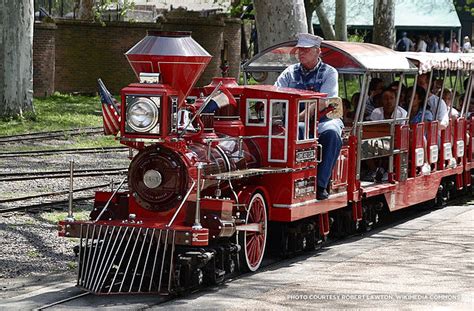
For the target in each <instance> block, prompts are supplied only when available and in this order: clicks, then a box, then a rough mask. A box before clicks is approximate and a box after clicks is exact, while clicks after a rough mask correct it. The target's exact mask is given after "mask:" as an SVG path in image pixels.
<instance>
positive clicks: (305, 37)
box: [296, 33, 324, 48]
mask: <svg viewBox="0 0 474 311" xmlns="http://www.w3.org/2000/svg"><path fill="white" fill-rule="evenodd" d="M297 36H298V43H297V44H296V47H297V48H313V47H317V48H319V47H320V46H321V41H323V40H324V39H323V38H321V37H320V36H316V35H312V34H310V33H299V34H298V35H297Z"/></svg>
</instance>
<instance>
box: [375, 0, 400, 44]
mask: <svg viewBox="0 0 474 311" xmlns="http://www.w3.org/2000/svg"><path fill="white" fill-rule="evenodd" d="M394 14H395V1H394V0H374V32H373V36H372V42H373V43H375V44H379V45H383V46H386V47H388V48H393V47H394V45H395V31H394V28H395V27H394V24H395V23H394V20H395V15H394Z"/></svg>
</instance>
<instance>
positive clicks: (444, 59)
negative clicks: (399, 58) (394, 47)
mask: <svg viewBox="0 0 474 311" xmlns="http://www.w3.org/2000/svg"><path fill="white" fill-rule="evenodd" d="M398 53H399V54H401V55H403V56H405V57H407V58H408V59H410V60H411V61H412V62H413V63H415V64H416V65H418V71H419V73H420V74H422V73H426V72H430V71H432V70H446V69H449V70H465V71H474V56H473V55H472V54H470V53H466V54H463V53H427V52H398Z"/></svg>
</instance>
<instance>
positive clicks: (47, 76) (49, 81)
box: [33, 23, 57, 97]
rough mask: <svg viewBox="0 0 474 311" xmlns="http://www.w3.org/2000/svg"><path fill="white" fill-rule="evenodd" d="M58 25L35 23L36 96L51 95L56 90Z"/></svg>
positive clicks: (34, 74)
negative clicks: (56, 39) (56, 38)
mask: <svg viewBox="0 0 474 311" xmlns="http://www.w3.org/2000/svg"><path fill="white" fill-rule="evenodd" d="M56 28H57V27H56V25H54V24H38V23H35V25H34V35H33V91H34V94H33V95H34V96H36V97H43V96H49V95H51V94H52V93H53V92H54V78H55V69H54V67H55V60H54V58H55V33H56Z"/></svg>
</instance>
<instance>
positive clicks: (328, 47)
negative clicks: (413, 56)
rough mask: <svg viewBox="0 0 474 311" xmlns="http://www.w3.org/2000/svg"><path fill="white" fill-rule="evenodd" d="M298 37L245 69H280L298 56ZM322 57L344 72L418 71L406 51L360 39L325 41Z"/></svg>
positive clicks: (256, 59) (275, 70)
mask: <svg viewBox="0 0 474 311" xmlns="http://www.w3.org/2000/svg"><path fill="white" fill-rule="evenodd" d="M296 42H297V41H296V40H293V41H287V42H284V43H280V44H277V45H274V46H272V47H269V48H267V49H265V50H264V51H262V52H261V53H259V54H257V55H255V56H254V57H253V58H252V59H250V60H249V61H247V62H246V63H245V64H244V65H243V70H244V71H245V72H266V71H274V72H281V71H283V70H284V69H285V68H286V67H288V66H289V65H291V64H295V63H297V62H298V60H297V58H296V48H295V45H296ZM321 58H322V60H323V61H324V62H325V63H326V64H329V65H331V66H333V67H334V68H336V69H337V71H339V72H341V73H365V72H416V71H417V68H416V66H415V65H414V64H412V63H411V62H410V61H409V60H408V59H407V58H406V57H405V56H404V55H403V54H400V53H398V52H395V51H393V50H391V49H389V48H386V47H383V46H379V45H375V44H370V43H360V42H344V41H323V42H322V44H321Z"/></svg>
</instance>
